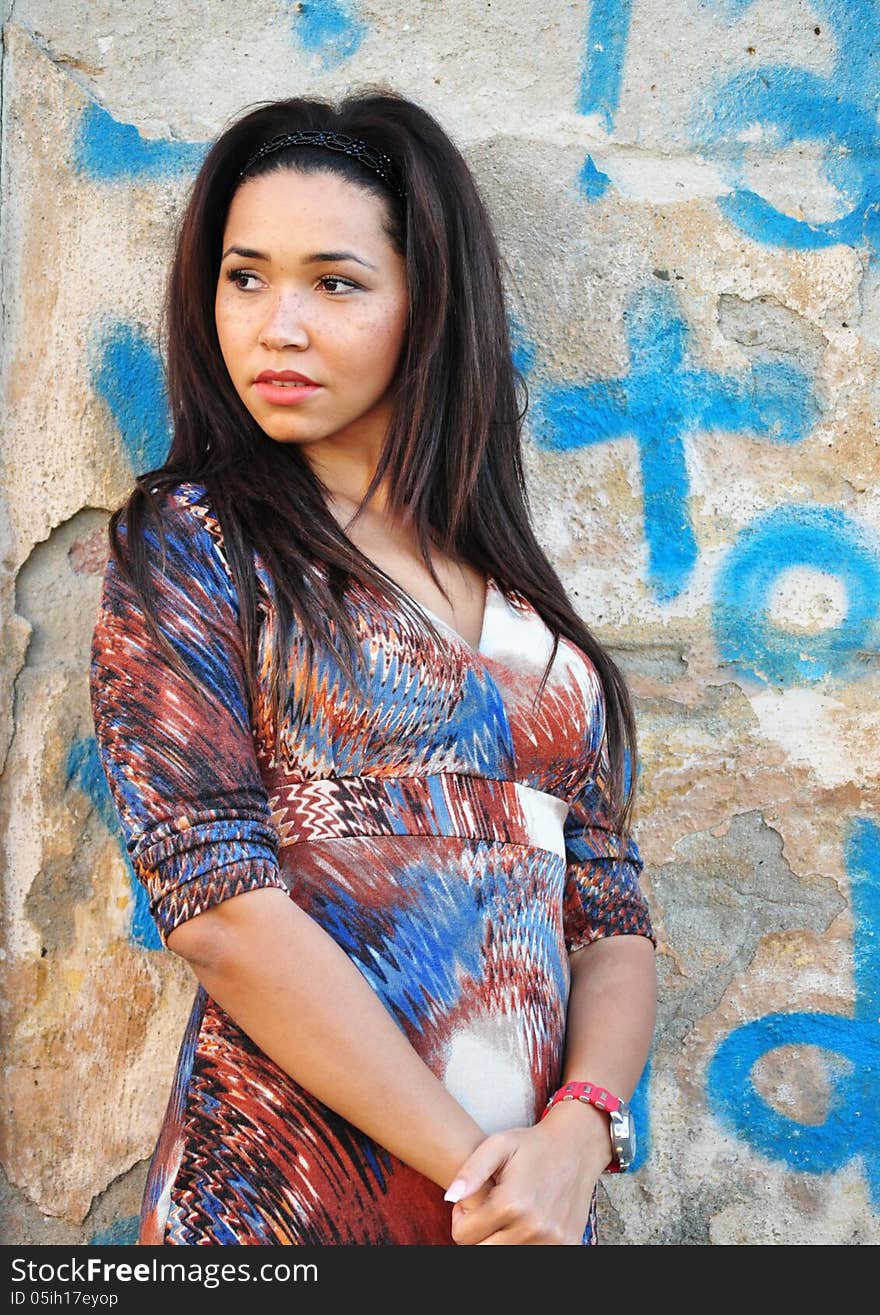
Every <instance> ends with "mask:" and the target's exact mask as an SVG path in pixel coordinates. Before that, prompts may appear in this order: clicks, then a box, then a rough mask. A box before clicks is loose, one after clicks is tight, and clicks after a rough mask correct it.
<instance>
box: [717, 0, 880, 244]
mask: <svg viewBox="0 0 880 1315" xmlns="http://www.w3.org/2000/svg"><path fill="white" fill-rule="evenodd" d="M815 7H816V10H817V13H818V14H820V15H822V17H823V21H824V23H825V24H826V28H828V30H830V31H832V32H833V33H834V35H835V37H836V50H835V57H834V65H833V68H832V69H831V71H830V73H829V74H828V75H827V76H819V75H817V74H815V73H811V72H808V71H807V70H805V69H798V68H792V67H789V66H788V65H785V64H771V65H758V66H757V67H754V68H749V69H747V70H744V71H743V72H740V73H737V74H735V75H734V76H733V77H731V78H729V79H727V80H726V81H725V82H724V83H723V84H722V85H721V86H719V87H717V88H716V89H715V91H714V92H713V93H712V95H711V96H710V98H709V100H708V103H707V104H702V105H699V106H697V107H696V108H695V111H694V115H693V120H692V128H693V138H694V141H695V142H696V143H697V144H698V145H700V146H701V147H703V148H707V149H709V150H711V151H712V152H713V153H714V154H715V155H716V156H717V158H719V159H721V160H722V161H723V162H724V163H725V166H726V168H727V170H728V177H729V180H730V182H731V183H732V185H733V190H732V192H731V193H730V194H729V195H725V196H721V197H719V199H718V204H719V206H720V207H721V209H722V210H723V211H724V213H725V214H727V215H728V217H729V218H730V219H732V220H733V221H734V222H735V223H736V224H737V225H738V226H739V227H740V228H741V229H742V230H743V231H744V232H745V233H748V235H749V236H750V237H753V238H755V239H756V240H757V241H759V242H769V243H776V244H779V245H781V246H788V247H793V248H796V249H800V250H809V249H813V248H816V247H824V246H830V245H831V244H832V243H835V242H845V243H847V244H848V245H849V246H862V245H864V246H867V247H868V248H870V249H871V250H876V247H877V242H878V239H880V158H878V147H880V133H878V127H877V110H878V103H880V80H878V70H877V55H878V49H877V42H876V37H875V33H876V30H877V19H878V5H877V3H876V0H817V4H816V6H815ZM723 8H724V9H726V10H727V11H728V13H729V17H730V18H731V19H733V20H736V19H738V18H739V17H740V15H741V13H742V12H743V10H744V9H746V8H748V4H746V3H744V2H743V0H738V3H731V0H726V3H725V5H724V6H723ZM828 25H830V28H829V27H828ZM819 28H820V31H821V24H820V25H819ZM756 124H757V125H760V127H761V129H762V132H763V133H764V135H765V137H766V139H767V142H766V145H767V146H769V147H771V148H773V147H777V148H778V147H786V146H790V145H792V144H793V143H795V142H805V141H817V142H820V143H821V144H822V148H823V163H824V169H825V172H826V175H827V177H828V180H829V181H830V182H831V183H832V184H833V186H834V187H835V188H836V190H837V192H838V194H839V196H840V197H841V199H842V204H843V205H844V207H845V213H843V214H842V215H840V216H839V217H838V218H836V219H829V220H826V221H824V222H822V221H809V220H806V219H803V218H797V217H795V216H793V215H788V214H786V213H784V211H782V210H779V209H778V208H777V207H776V206H774V205H772V204H771V203H770V202H769V201H767V200H766V199H765V198H764V197H762V196H760V195H759V194H758V193H757V192H755V191H753V190H752V189H751V188H750V187H748V186H747V184H746V182H745V179H744V162H745V158H746V153H747V150H748V145H747V142H746V140H745V134H746V133H747V130H748V129H750V128H752V127H753V126H754V125H756ZM765 149H766V147H765Z"/></svg>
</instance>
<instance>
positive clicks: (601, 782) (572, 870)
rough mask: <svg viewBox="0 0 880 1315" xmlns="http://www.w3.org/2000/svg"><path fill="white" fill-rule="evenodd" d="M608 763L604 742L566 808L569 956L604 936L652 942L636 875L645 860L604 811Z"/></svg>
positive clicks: (565, 905) (565, 911) (565, 898)
mask: <svg viewBox="0 0 880 1315" xmlns="http://www.w3.org/2000/svg"><path fill="white" fill-rule="evenodd" d="M608 770H609V762H608V755H607V747H606V746H605V744H604V742H603V746H602V751H601V753H600V755H599V756H598V758H597V761H596V763H595V765H594V768H593V771H592V772H591V774H590V777H589V778H588V780H587V781H586V783H585V784H584V785H583V787H582V788H581V789H580V790H579V791H578V793H577V795H576V796H575V798H574V799H573V800H572V801H571V803H570V804H569V810H568V815H567V816H566V819H565V822H564V824H563V834H564V838H565V857H566V874H565V888H564V893H563V906H562V922H563V932H564V936H565V948H566V949H567V950H568V952H569V953H572V951H574V950H578V949H580V948H581V947H582V946H584V945H589V944H590V943H591V942H592V941H596V940H599V939H600V938H601V937H603V936H620V935H627V934H628V935H633V936H647V937H648V939H649V940H650V941H651V942H652V943H653V945H654V948H655V949H656V948H657V938H656V936H655V935H654V929H653V926H652V924H651V915H650V910H649V908H648V903H647V900H646V899H645V896H644V893H643V891H642V888H641V886H640V884H639V874H640V873H641V871H642V869H643V867H644V860H643V859H642V855H641V853H640V851H639V847H638V844H637V842H636V840H635V839H634V838H632V837H630V839H629V842H628V843H627V844H626V845H624V843H623V837H622V836H621V835H620V833H619V832H617V831H615V830H614V829H613V827H612V822H611V817H610V810H609V806H608V792H607V780H608Z"/></svg>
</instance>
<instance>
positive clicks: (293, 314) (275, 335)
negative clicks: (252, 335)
mask: <svg viewBox="0 0 880 1315" xmlns="http://www.w3.org/2000/svg"><path fill="white" fill-rule="evenodd" d="M260 343H261V345H262V346H264V347H268V348H270V349H271V350H273V351H277V350H278V349H279V348H280V347H307V346H308V345H309V331H308V326H307V324H306V315H305V307H304V305H303V302H302V298H301V297H297V296H288V297H279V298H278V299H277V301H276V302H275V304H274V305H273V307H272V310H271V311H270V313H269V315H268V317H267V318H266V320H265V321H264V322H263V326H262V328H261V330H260Z"/></svg>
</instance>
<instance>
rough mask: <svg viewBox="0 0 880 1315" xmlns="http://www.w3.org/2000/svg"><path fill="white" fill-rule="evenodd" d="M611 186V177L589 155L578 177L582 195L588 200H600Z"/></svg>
mask: <svg viewBox="0 0 880 1315" xmlns="http://www.w3.org/2000/svg"><path fill="white" fill-rule="evenodd" d="M610 186H611V179H610V178H609V177H608V175H607V174H605V173H603V172H602V170H601V169H598V168H597V167H596V163H595V161H594V160H593V157H592V156H591V155H588V156H587V158H586V160H584V164H583V168H582V169H581V172H580V175H579V177H578V188H579V190H580V193H581V196H583V197H585V198H586V200H588V201H598V200H599V197H600V196H604V195H605V193H606V192H607V191H608V188H609V187H610Z"/></svg>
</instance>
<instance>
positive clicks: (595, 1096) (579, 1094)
mask: <svg viewBox="0 0 880 1315" xmlns="http://www.w3.org/2000/svg"><path fill="white" fill-rule="evenodd" d="M563 1100H583V1101H586V1102H587V1104H588V1105H595V1106H596V1108H597V1109H600V1110H605V1111H606V1113H608V1114H612V1113H614V1112H615V1111H616V1110H618V1109H619V1108H620V1099H619V1097H617V1096H612V1094H611V1092H610V1091H606V1089H605V1088H604V1087H597V1086H596V1084H595V1082H566V1083H565V1086H563V1087H560V1088H559V1089H558V1091H554V1093H553V1095H552V1096H551V1097H550V1099H549V1100H548V1101H547V1104H546V1105H545V1106H544V1108H543V1110H542V1111H541V1119H543V1118H544V1115H545V1114H549V1113H550V1111H551V1110H552V1108H553V1106H554V1105H558V1104H559V1102H560V1101H563ZM541 1119H539V1120H538V1122H539V1123H540V1122H541ZM603 1172H604V1173H620V1165H619V1164H618V1162H617V1160H612V1161H611V1162H610V1164H607V1165H606V1166H605V1169H604V1170H603Z"/></svg>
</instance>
